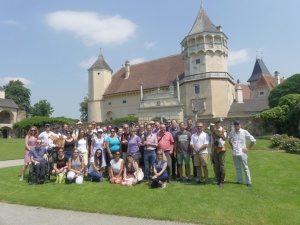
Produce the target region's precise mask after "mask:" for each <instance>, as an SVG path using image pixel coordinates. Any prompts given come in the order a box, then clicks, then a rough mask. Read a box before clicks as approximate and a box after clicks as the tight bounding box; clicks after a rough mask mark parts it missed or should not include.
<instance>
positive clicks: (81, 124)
mask: <svg viewBox="0 0 300 225" xmlns="http://www.w3.org/2000/svg"><path fill="white" fill-rule="evenodd" d="M76 126H77V128H76V130H75V131H74V133H73V136H74V137H75V139H76V140H77V138H78V134H79V133H80V131H81V130H82V126H83V123H82V122H81V121H79V122H78V123H76Z"/></svg>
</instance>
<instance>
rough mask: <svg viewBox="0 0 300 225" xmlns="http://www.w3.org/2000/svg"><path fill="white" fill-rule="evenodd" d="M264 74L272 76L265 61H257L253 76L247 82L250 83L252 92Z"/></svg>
mask: <svg viewBox="0 0 300 225" xmlns="http://www.w3.org/2000/svg"><path fill="white" fill-rule="evenodd" d="M263 74H264V75H268V76H272V75H271V73H270V72H269V70H268V68H267V66H266V65H265V63H264V61H263V60H262V59H256V61H255V65H254V68H253V71H252V74H251V76H250V78H249V79H248V80H247V82H249V83H250V89H251V90H253V89H254V87H255V86H256V84H257V82H258V80H259V79H260V78H261V76H262V75H263Z"/></svg>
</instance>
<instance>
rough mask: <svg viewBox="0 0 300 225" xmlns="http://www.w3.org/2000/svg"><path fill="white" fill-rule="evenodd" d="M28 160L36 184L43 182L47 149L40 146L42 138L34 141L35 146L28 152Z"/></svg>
mask: <svg viewBox="0 0 300 225" xmlns="http://www.w3.org/2000/svg"><path fill="white" fill-rule="evenodd" d="M29 156H30V161H31V163H32V165H33V166H34V169H35V172H36V181H37V183H38V184H43V183H44V182H45V168H46V163H47V150H46V148H45V147H42V140H40V139H38V140H37V141H36V145H35V148H33V149H31V150H30V152H29Z"/></svg>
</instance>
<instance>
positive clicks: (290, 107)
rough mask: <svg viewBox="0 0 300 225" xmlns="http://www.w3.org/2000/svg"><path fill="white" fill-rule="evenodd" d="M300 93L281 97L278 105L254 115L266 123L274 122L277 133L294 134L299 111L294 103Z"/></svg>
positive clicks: (299, 96) (297, 101)
mask: <svg viewBox="0 0 300 225" xmlns="http://www.w3.org/2000/svg"><path fill="white" fill-rule="evenodd" d="M299 100H300V94H288V95H285V96H283V97H281V98H280V99H279V101H278V106H276V107H274V108H272V109H269V110H266V111H264V112H261V113H259V114H258V115H256V118H261V119H263V120H264V122H265V123H266V124H274V125H275V126H276V128H277V131H278V132H279V133H287V134H288V135H294V136H295V135H296V134H297V133H298V124H299V111H298V110H297V109H296V105H297V104H298V103H299Z"/></svg>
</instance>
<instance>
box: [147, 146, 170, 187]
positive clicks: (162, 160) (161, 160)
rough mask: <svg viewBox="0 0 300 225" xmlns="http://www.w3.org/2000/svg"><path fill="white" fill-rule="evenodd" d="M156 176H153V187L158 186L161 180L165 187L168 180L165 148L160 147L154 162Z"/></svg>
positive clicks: (162, 185)
mask: <svg viewBox="0 0 300 225" xmlns="http://www.w3.org/2000/svg"><path fill="white" fill-rule="evenodd" d="M153 172H154V176H153V177H152V184H151V188H156V187H158V184H159V182H161V188H165V187H166V185H167V180H168V173H167V157H166V156H165V153H164V151H163V150H161V149H159V150H158V151H157V153H156V160H155V162H154V164H153Z"/></svg>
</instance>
